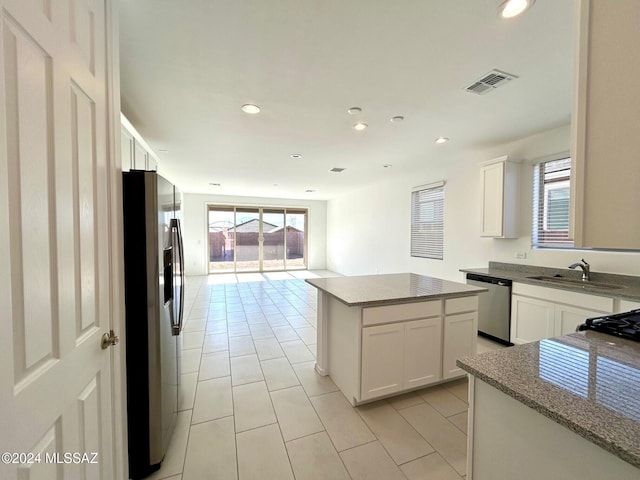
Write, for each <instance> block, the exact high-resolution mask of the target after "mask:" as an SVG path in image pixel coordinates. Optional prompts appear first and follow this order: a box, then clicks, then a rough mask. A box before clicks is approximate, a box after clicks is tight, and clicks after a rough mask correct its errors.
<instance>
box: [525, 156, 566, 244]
mask: <svg viewBox="0 0 640 480" xmlns="http://www.w3.org/2000/svg"><path fill="white" fill-rule="evenodd" d="M570 182H571V159H570V158H561V159H559V160H550V161H547V162H541V163H538V164H536V165H535V166H534V174H533V216H532V218H533V230H532V232H533V234H532V239H531V240H532V245H533V246H534V247H572V246H573V239H572V238H571V237H570V236H569V207H570V196H569V192H570V187H569V186H570Z"/></svg>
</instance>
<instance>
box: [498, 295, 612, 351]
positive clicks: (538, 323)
mask: <svg viewBox="0 0 640 480" xmlns="http://www.w3.org/2000/svg"><path fill="white" fill-rule="evenodd" d="M613 311H614V300H613V299H612V298H608V297H600V296H597V295H587V294H584V293H576V292H568V291H565V290H558V289H552V288H545V287H537V286H534V285H525V284H521V283H514V284H513V295H512V296H511V342H512V343H514V344H521V343H528V342H535V341H536V340H542V339H543V338H550V337H557V336H560V335H566V334H568V333H573V332H575V331H576V327H577V326H578V325H580V324H581V323H584V321H585V319H587V318H589V317H596V316H600V315H603V314H605V313H611V312H613Z"/></svg>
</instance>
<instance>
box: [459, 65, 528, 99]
mask: <svg viewBox="0 0 640 480" xmlns="http://www.w3.org/2000/svg"><path fill="white" fill-rule="evenodd" d="M516 78H518V77H517V76H516V75H512V74H510V73H506V72H502V71H500V70H491V71H490V72H489V73H487V74H485V75H483V76H482V78H481V79H480V80H476V81H475V82H473V83H472V84H471V85H469V86H468V87H466V88H465V90H466V91H467V92H471V93H477V94H478V95H484V94H485V93H489V92H490V91H491V90H493V89H494V88H498V87H500V86H502V85H504V84H506V83H508V82H510V81H511V80H514V79H516Z"/></svg>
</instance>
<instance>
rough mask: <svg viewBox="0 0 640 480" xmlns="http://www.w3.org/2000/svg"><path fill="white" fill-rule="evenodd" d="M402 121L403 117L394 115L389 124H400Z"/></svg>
mask: <svg viewBox="0 0 640 480" xmlns="http://www.w3.org/2000/svg"><path fill="white" fill-rule="evenodd" d="M403 120H404V117H403V116H402V115H396V116H395V117H391V122H393V123H396V122H401V121H403Z"/></svg>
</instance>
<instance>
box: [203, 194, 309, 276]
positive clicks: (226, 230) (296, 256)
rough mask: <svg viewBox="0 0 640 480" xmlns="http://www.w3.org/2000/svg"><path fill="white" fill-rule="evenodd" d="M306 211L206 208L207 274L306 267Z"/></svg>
mask: <svg viewBox="0 0 640 480" xmlns="http://www.w3.org/2000/svg"><path fill="white" fill-rule="evenodd" d="M306 215H307V212H306V211H305V210H288V209H287V210H285V209H268V208H257V207H256V208H246V207H243V208H239V207H214V206H211V207H209V238H208V242H209V272H210V273H229V272H260V271H276V270H292V269H304V268H306V256H305V248H306V238H305V226H306Z"/></svg>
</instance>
